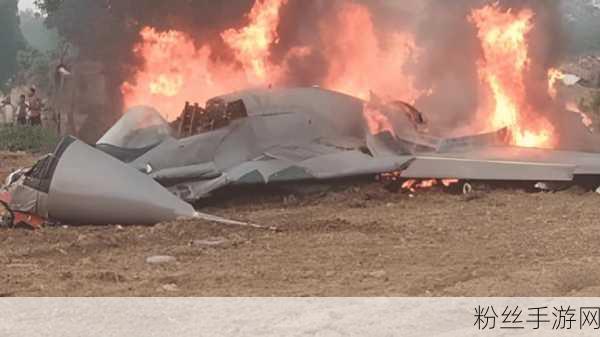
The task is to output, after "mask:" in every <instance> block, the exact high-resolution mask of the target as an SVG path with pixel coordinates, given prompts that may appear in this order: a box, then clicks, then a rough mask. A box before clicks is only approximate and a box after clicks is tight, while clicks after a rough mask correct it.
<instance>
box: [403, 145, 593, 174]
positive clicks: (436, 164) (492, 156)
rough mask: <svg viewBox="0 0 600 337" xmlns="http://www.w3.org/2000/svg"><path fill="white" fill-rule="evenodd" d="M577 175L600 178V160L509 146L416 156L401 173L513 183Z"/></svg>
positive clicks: (576, 153) (559, 152) (573, 154)
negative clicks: (508, 181)
mask: <svg viewBox="0 0 600 337" xmlns="http://www.w3.org/2000/svg"><path fill="white" fill-rule="evenodd" d="M577 175H600V156H598V155H597V154H594V153H585V152H571V151H555V150H544V149H529V148H519V147H511V146H487V147H475V148H468V149H464V150H462V151H454V152H446V153H428V154H421V155H417V156H415V160H414V161H413V162H412V164H411V165H410V166H409V167H408V169H407V170H405V171H403V173H402V176H403V177H405V178H456V179H470V180H515V181H528V180H531V181H571V180H573V178H574V177H575V176H577Z"/></svg>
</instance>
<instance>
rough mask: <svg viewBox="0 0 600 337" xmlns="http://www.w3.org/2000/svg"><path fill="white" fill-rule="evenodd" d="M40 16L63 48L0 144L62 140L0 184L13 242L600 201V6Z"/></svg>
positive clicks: (473, 4) (304, 7)
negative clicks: (577, 195) (304, 205)
mask: <svg viewBox="0 0 600 337" xmlns="http://www.w3.org/2000/svg"><path fill="white" fill-rule="evenodd" d="M8 2H9V3H14V5H15V6H16V3H17V1H16V0H9V1H8ZM36 3H37V6H38V7H36V9H35V10H36V11H39V13H37V14H35V17H36V18H37V19H38V20H39V21H40V22H43V24H44V27H45V28H44V29H45V30H46V31H48V32H52V34H57V36H60V39H59V40H60V41H62V42H60V43H59V44H57V45H56V47H55V48H54V51H53V52H50V51H49V52H48V53H47V55H48V56H47V58H46V59H43V61H42V62H37V61H31V62H29V61H26V60H28V59H27V58H28V57H29V58H33V59H35V57H41V56H40V55H42V54H41V53H39V52H36V51H35V47H34V46H32V45H27V44H28V42H27V41H26V38H27V36H25V38H24V42H23V43H24V45H27V46H26V47H24V48H22V49H23V50H25V51H20V52H19V54H18V55H19V56H18V57H19V60H20V61H19V62H20V64H22V65H20V66H19V67H18V69H17V71H15V72H14V74H13V75H12V77H10V79H11V80H10V81H8V82H7V84H6V85H4V86H2V87H1V89H0V90H3V91H6V92H7V95H6V98H5V99H4V102H5V103H3V109H4V107H5V106H11V107H14V109H13V110H11V111H12V112H13V113H14V116H13V117H14V118H12V121H11V120H10V119H9V118H8V117H7V116H8V113H7V112H4V110H2V114H3V115H2V116H0V117H2V118H0V122H2V121H3V120H4V121H5V123H4V122H3V123H4V124H6V125H5V126H0V130H4V129H5V130H9V129H10V130H17V131H18V132H33V131H32V130H37V129H36V128H40V129H41V130H46V131H47V132H51V133H53V134H56V135H58V136H60V137H61V140H60V141H58V142H56V144H52V145H53V146H54V145H56V146H55V147H54V148H53V149H46V151H45V152H49V153H48V154H45V153H44V152H42V153H40V151H39V150H38V151H34V152H36V155H35V160H31V159H29V160H24V161H23V162H22V163H19V166H20V167H14V164H9V165H8V166H11V167H10V172H8V171H7V170H8V166H5V167H4V168H3V169H4V170H5V172H0V173H2V177H3V178H4V177H5V178H6V181H5V184H4V186H3V187H2V189H1V190H0V202H1V204H2V205H3V206H2V211H1V214H2V218H1V224H2V226H3V227H10V228H14V227H18V228H21V227H27V228H34V229H38V230H40V229H43V228H48V230H50V228H62V227H61V226H65V227H64V228H69V229H72V228H77V227H79V226H81V227H80V228H86V226H90V225H107V227H111V226H117V225H118V226H119V228H122V227H123V226H125V225H128V226H130V225H131V226H134V227H135V226H138V225H156V224H165V223H170V222H175V223H178V222H190V221H191V222H197V223H199V224H211V226H217V227H219V226H222V227H225V228H234V229H235V228H237V229H238V230H250V231H265V230H266V231H267V232H271V231H275V232H277V231H282V230H283V231H285V230H286V225H285V224H284V223H279V222H278V221H276V219H272V218H271V219H264V218H261V217H256V218H255V217H253V215H252V213H251V212H250V213H244V214H243V215H242V214H239V213H238V212H236V211H234V210H233V209H231V211H228V210H227V208H225V209H219V208H218V205H219V204H221V203H227V202H229V201H230V200H235V199H236V198H250V199H253V198H254V196H258V195H260V196H261V197H260V198H264V197H265V195H267V196H268V197H271V198H278V199H283V203H282V204H281V205H280V204H278V205H276V206H274V207H284V209H285V208H286V205H288V204H290V203H292V204H293V203H295V202H297V200H298V199H304V198H307V199H308V200H311V201H310V202H317V203H318V202H319V200H321V198H325V199H326V198H327V196H326V195H327V194H328V193H337V192H330V191H337V190H339V189H340V188H342V189H343V188H347V189H349V191H354V189H356V190H357V191H359V190H360V189H361V188H363V187H362V186H365V184H366V185H367V186H369V187H368V188H376V189H377V191H380V192H381V191H383V193H386V194H388V195H389V197H388V198H395V199H393V200H394V202H393V203H392V204H396V203H397V204H401V203H404V202H410V201H411V200H419V199H420V198H427V195H431V194H435V195H436V198H438V197H440V196H442V197H443V198H447V199H448V200H451V202H453V203H457V204H458V203H462V202H464V200H472V199H477V198H485V194H494V193H498V192H496V191H498V190H500V191H506V190H508V191H509V193H513V194H515V195H517V194H520V193H522V191H526V192H527V194H526V198H534V197H535V196H537V195H543V194H553V193H559V192H560V193H568V192H561V191H565V190H569V189H571V190H573V189H574V188H575V189H577V190H578V191H583V192H582V193H584V194H585V198H590V199H592V198H597V193H600V134H599V133H598V132H597V130H596V129H597V121H598V120H599V118H600V40H599V39H598V36H600V35H598V33H599V32H600V25H598V24H597V23H598V22H600V9H599V8H598V4H597V2H594V1H588V0H577V1H574V0H573V1H566V0H563V1H561V0H552V1H547V0H499V1H496V0H493V1H486V0H458V1H441V0H425V1H420V0H419V1H418V0H410V1H393V0H378V1H375V0H373V1H371V0H333V1H329V0H328V1H325V0H311V1H304V0H302V1H301V0H239V1H227V2H217V1H169V2H162V3H161V2H152V3H146V2H142V1H139V0H138V1H136V0H128V1H123V0H119V1H111V0H108V1H103V2H96V1H91V0H81V1H75V0H62V1H49V0H44V1H37V2H36ZM6 6H7V8H8V7H10V4H9V5H6ZM30 14H31V13H30ZM22 15H25V14H22ZM32 17H34V16H32ZM21 20H22V21H23V19H21ZM21 26H22V27H24V26H23V23H21ZM22 29H23V28H22ZM24 33H25V31H24ZM25 35H26V34H25ZM22 38H23V37H22ZM29 44H31V42H29ZM27 53H29V54H27ZM15 55H17V54H15ZM27 55H29V56H27ZM35 55H38V56H35ZM2 57H4V56H2ZM24 60H25V61H24ZM1 61H2V62H4V61H5V60H4V59H2V60H1ZM28 62H29V63H28ZM36 64H37V66H39V67H42V68H43V69H44V71H41V72H40V71H38V72H36V70H35V69H37V68H35V67H37V66H36ZM0 75H2V76H3V74H2V73H0ZM0 80H8V78H6V79H5V78H0ZM22 94H23V95H24V97H25V98H24V99H25V100H26V101H24V102H23V105H22V106H21V105H19V104H21V103H19V99H20V98H21V95H22ZM30 97H39V101H34V100H33V99H32V98H30ZM32 102H33V103H32ZM35 102H43V104H44V110H43V112H42V113H41V117H39V115H36V108H35V106H36V104H35ZM21 108H22V109H21ZM40 109H41V108H40ZM21 114H22V115H21ZM11 116H12V115H11ZM36 118H41V119H40V120H41V122H40V123H41V126H37V125H36V122H35V121H36ZM21 121H22V122H23V123H22V124H24V125H18V124H21ZM12 124H16V125H14V126H13V125H12ZM19 130H20V131H19ZM17 131H14V132H13V131H11V132H13V133H10V136H9V137H13V138H15V137H18V136H16V135H17ZM46 131H40V132H46ZM15 149H16V147H11V148H7V149H6V150H10V151H13V152H14V150H15ZM48 150H49V151H48ZM6 153H7V154H6V155H7V156H18V154H14V153H11V154H10V155H9V152H6ZM19 153H21V154H22V153H23V152H19ZM0 156H2V154H0ZM7 162H10V161H7ZM0 168H2V167H1V166H0ZM373 186H376V187H373ZM310 189H314V190H318V191H320V192H318V193H317V194H314V193H313V194H311V193H310V192H306V191H307V190H310ZM322 191H325V192H322ZM305 193H308V194H310V196H308V197H307V196H305ZM349 193H352V192H349ZM356 193H360V192H356ZM378 193H379V192H378ZM482 195H484V196H482ZM260 198H259V197H256V199H255V200H252V201H251V202H250V205H258V204H259V203H260V202H261V201H260ZM525 200H526V199H525ZM388 204H389V203H388ZM215 207H217V208H216V209H215ZM508 207H510V206H508ZM365 212H366V211H365ZM423 212H426V210H423ZM213 214H215V215H213ZM217 214H218V215H217ZM284 214H285V212H284ZM382 216H383V215H382ZM540 226H542V225H540Z"/></svg>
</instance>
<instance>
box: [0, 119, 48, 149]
mask: <svg viewBox="0 0 600 337" xmlns="http://www.w3.org/2000/svg"><path fill="white" fill-rule="evenodd" d="M58 141H59V137H58V136H57V135H56V133H55V132H54V131H53V130H50V129H48V128H43V127H22V126H0V151H27V152H34V153H47V152H51V151H53V150H54V148H55V147H56V145H57V144H58Z"/></svg>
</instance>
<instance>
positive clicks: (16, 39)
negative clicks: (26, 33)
mask: <svg viewBox="0 0 600 337" xmlns="http://www.w3.org/2000/svg"><path fill="white" fill-rule="evenodd" d="M18 13H19V8H18V0H0V46H1V47H0V60H1V62H0V88H2V87H4V86H6V84H7V81H8V80H9V79H11V78H12V77H13V76H14V75H15V73H16V72H17V68H18V63H17V53H18V52H19V50H21V49H23V48H25V39H24V38H23V34H22V33H21V29H20V27H19V15H18Z"/></svg>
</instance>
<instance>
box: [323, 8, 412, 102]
mask: <svg viewBox="0 0 600 337" xmlns="http://www.w3.org/2000/svg"><path fill="white" fill-rule="evenodd" d="M378 33H379V32H376V29H375V25H374V24H373V18H372V17H371V13H370V12H369V9H368V8H367V7H366V6H364V5H360V4H357V3H354V2H347V3H344V5H343V7H342V8H341V10H340V11H339V12H338V14H337V16H336V17H334V18H327V20H326V21H324V22H323V23H322V24H321V38H322V40H323V41H324V45H325V54H326V55H327V57H328V59H329V60H331V61H332V63H331V67H330V68H331V69H330V71H329V74H328V76H327V78H326V80H325V87H328V88H331V89H334V90H337V91H340V92H343V93H346V94H349V95H353V96H356V97H360V98H362V99H364V100H368V99H369V93H370V92H371V91H373V92H375V93H377V94H378V95H381V96H383V97H388V98H390V97H393V98H400V99H402V100H404V101H407V102H409V103H414V102H415V100H416V99H417V98H419V96H421V95H422V94H423V92H422V91H420V90H417V89H416V88H415V85H414V82H415V78H414V76H410V75H407V74H406V68H407V67H408V66H409V65H410V63H411V62H417V60H418V56H419V53H420V52H421V51H420V50H419V49H418V48H417V46H416V43H415V40H414V36H412V35H411V34H409V33H405V32H392V33H379V35H378ZM382 67H384V68H385V69H382Z"/></svg>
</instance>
